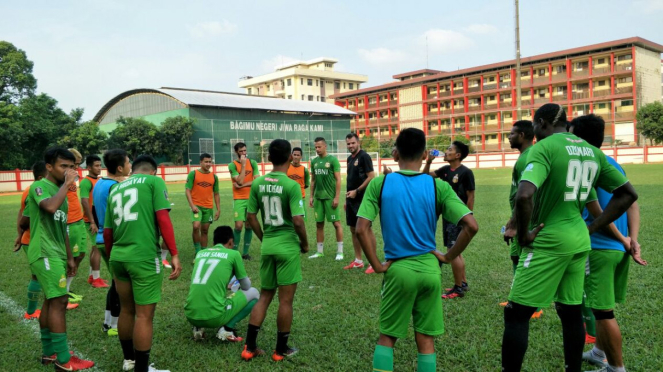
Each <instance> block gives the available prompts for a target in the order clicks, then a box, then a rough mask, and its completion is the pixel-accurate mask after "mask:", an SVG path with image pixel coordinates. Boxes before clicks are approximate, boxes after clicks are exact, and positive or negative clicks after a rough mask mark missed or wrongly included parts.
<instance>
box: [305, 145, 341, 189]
mask: <svg viewBox="0 0 663 372" xmlns="http://www.w3.org/2000/svg"><path fill="white" fill-rule="evenodd" d="M340 171H341V163H339V162H338V159H336V158H335V157H333V156H331V155H329V154H328V155H327V156H325V157H324V158H323V157H317V158H315V159H313V160H311V173H312V174H313V180H314V181H315V190H314V191H315V195H313V197H314V198H316V199H334V198H335V197H336V177H334V173H336V172H340Z"/></svg>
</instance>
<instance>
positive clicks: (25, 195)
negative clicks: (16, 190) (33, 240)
mask: <svg viewBox="0 0 663 372" xmlns="http://www.w3.org/2000/svg"><path fill="white" fill-rule="evenodd" d="M29 193H30V186H28V187H26V188H25V190H23V195H22V196H21V210H20V211H19V213H20V214H21V215H23V211H24V210H25V206H26V203H27V201H26V199H27V198H28V194H29ZM21 244H22V245H28V244H30V229H29V228H28V229H27V230H25V231H23V235H22V236H21Z"/></svg>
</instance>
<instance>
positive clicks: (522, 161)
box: [509, 146, 532, 212]
mask: <svg viewBox="0 0 663 372" xmlns="http://www.w3.org/2000/svg"><path fill="white" fill-rule="evenodd" d="M531 148H532V146H530V147H528V148H527V149H526V150H525V151H523V152H522V153H521V154H520V156H519V157H518V160H516V164H515V165H514V166H513V172H512V173H511V192H510V193H509V204H510V205H511V211H512V212H513V209H514V208H515V207H516V193H517V192H518V183H520V177H521V176H522V174H523V171H524V170H525V167H526V166H527V153H528V152H529V150H530V149H531Z"/></svg>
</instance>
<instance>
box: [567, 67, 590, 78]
mask: <svg viewBox="0 0 663 372" xmlns="http://www.w3.org/2000/svg"><path fill="white" fill-rule="evenodd" d="M588 75H589V68H584V69H582V70H573V74H572V75H571V76H573V77H580V76H588Z"/></svg>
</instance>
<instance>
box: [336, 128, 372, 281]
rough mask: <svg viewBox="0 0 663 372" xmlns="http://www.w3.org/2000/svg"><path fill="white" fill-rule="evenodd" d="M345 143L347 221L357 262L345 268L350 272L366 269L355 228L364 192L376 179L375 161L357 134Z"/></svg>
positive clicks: (369, 269)
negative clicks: (364, 148) (346, 159)
mask: <svg viewBox="0 0 663 372" xmlns="http://www.w3.org/2000/svg"><path fill="white" fill-rule="evenodd" d="M345 143H346V144H347V146H348V151H350V156H348V175H347V181H346V185H347V190H348V192H347V193H346V194H345V220H346V221H347V224H348V226H350V231H351V232H352V246H353V247H354V250H355V260H354V261H352V262H351V263H350V264H349V265H348V266H345V267H344V269H346V270H349V269H361V268H363V267H364V261H362V259H361V246H360V245H359V240H358V239H357V234H356V231H355V226H356V225H357V212H358V211H359V206H360V205H361V201H362V199H363V198H364V191H365V190H366V187H368V183H369V182H371V180H372V179H373V177H375V173H374V172H373V160H371V157H370V156H369V155H368V154H367V153H366V151H364V150H362V149H361V145H360V144H359V137H357V134H356V133H350V134H348V135H347V136H345ZM371 236H372V235H371ZM374 239H375V238H374ZM366 273H367V274H371V273H373V268H371V267H369V268H368V270H366Z"/></svg>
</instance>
